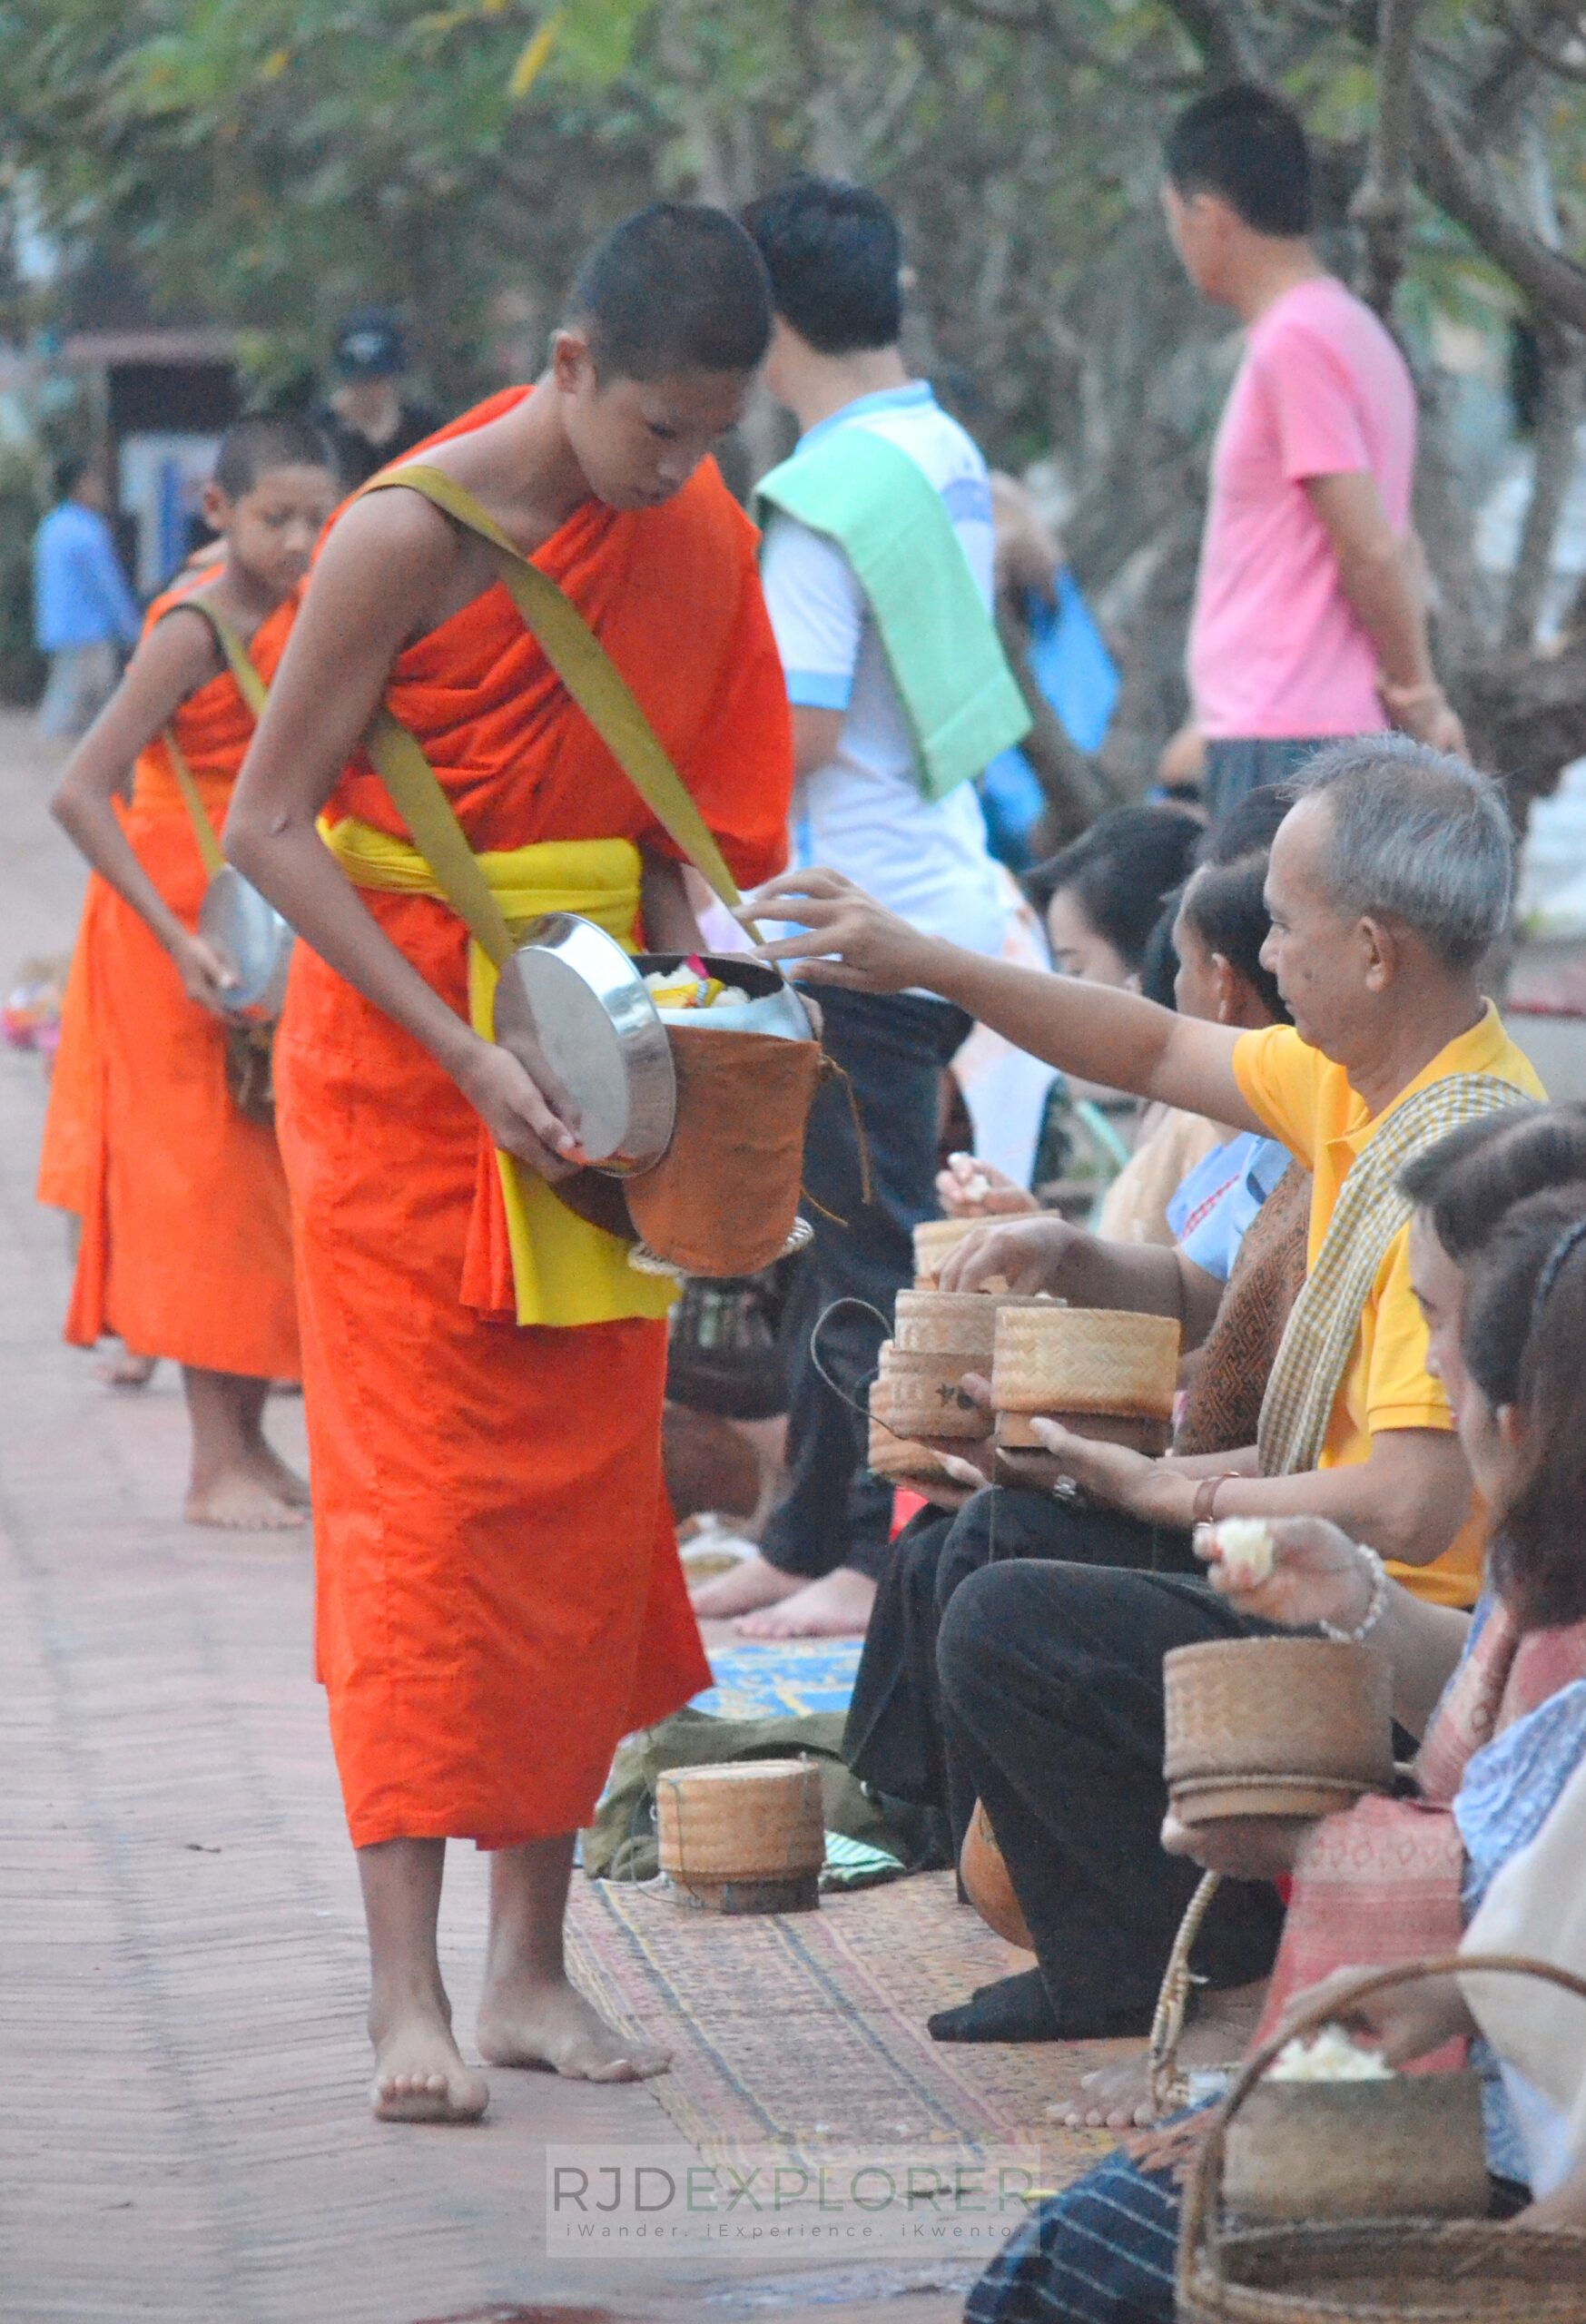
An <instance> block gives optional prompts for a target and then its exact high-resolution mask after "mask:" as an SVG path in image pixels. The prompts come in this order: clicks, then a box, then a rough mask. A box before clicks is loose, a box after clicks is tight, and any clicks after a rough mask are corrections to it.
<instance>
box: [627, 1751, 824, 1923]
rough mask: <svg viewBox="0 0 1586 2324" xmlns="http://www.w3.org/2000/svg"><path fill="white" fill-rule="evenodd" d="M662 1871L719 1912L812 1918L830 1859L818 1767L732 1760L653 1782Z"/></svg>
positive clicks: (669, 1772) (808, 1762) (809, 1762)
mask: <svg viewBox="0 0 1586 2324" xmlns="http://www.w3.org/2000/svg"><path fill="white" fill-rule="evenodd" d="M655 1825H656V1831H657V1835H658V1837H659V1840H660V1854H661V1869H662V1871H663V1872H664V1873H665V1875H666V1876H667V1877H668V1879H670V1880H671V1881H673V1882H674V1883H675V1885H676V1886H678V1887H679V1888H683V1889H686V1890H687V1892H688V1894H689V1895H690V1896H692V1897H694V1900H695V1901H696V1902H697V1903H699V1904H701V1905H705V1906H706V1907H707V1908H708V1909H710V1910H711V1911H713V1912H720V1913H791V1912H808V1911H810V1910H811V1909H812V1908H813V1906H814V1905H815V1904H816V1903H817V1902H818V1899H819V1890H820V1877H821V1866H822V1865H823V1863H824V1862H825V1858H826V1833H825V1819H824V1817H823V1814H822V1809H821V1771H820V1768H818V1767H817V1766H816V1765H815V1763H814V1761H813V1759H729V1760H724V1762H723V1763H722V1764H721V1765H720V1766H718V1767H711V1768H668V1769H666V1770H665V1773H664V1774H662V1775H660V1776H658V1777H656V1779H655Z"/></svg>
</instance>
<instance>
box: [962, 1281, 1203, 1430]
mask: <svg viewBox="0 0 1586 2324" xmlns="http://www.w3.org/2000/svg"><path fill="white" fill-rule="evenodd" d="M1177 1384H1178V1325H1177V1321H1176V1320H1175V1319H1174V1317H1172V1316H1171V1315H1136V1314H1134V1313H1133V1312H1132V1310H1130V1309H1128V1308H1121V1307H1059V1306H1058V1305H1055V1304H1053V1305H1043V1306H1039V1307H1035V1306H1020V1307H1013V1306H1003V1307H1001V1308H1000V1311H999V1313H998V1317H997V1336H996V1349H995V1355H994V1358H993V1363H992V1370H991V1395H992V1401H993V1403H995V1404H996V1406H997V1409H998V1411H999V1412H1007V1413H1059V1412H1062V1413H1143V1414H1145V1415H1147V1416H1148V1417H1149V1418H1151V1419H1156V1420H1166V1419H1167V1418H1168V1417H1169V1415H1170V1414H1171V1413H1172V1410H1173V1397H1174V1393H1175V1391H1176V1389H1177Z"/></svg>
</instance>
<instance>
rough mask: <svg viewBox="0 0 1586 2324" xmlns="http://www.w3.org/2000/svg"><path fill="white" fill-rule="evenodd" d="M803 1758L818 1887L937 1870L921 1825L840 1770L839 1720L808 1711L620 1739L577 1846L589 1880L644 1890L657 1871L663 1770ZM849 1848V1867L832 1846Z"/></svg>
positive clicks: (694, 1718)
mask: <svg viewBox="0 0 1586 2324" xmlns="http://www.w3.org/2000/svg"><path fill="white" fill-rule="evenodd" d="M789 1758H807V1759H815V1760H818V1761H819V1762H820V1768H821V1811H822V1817H823V1821H824V1823H825V1827H826V1838H827V1868H826V1872H825V1873H824V1874H823V1880H822V1885H823V1886H838V1887H856V1886H868V1885H869V1883H870V1882H871V1881H873V1880H887V1879H891V1878H892V1877H894V1876H896V1875H897V1874H898V1873H901V1872H922V1871H925V1870H927V1869H928V1868H929V1869H935V1868H937V1867H939V1866H940V1865H941V1856H940V1855H934V1856H933V1855H932V1852H931V1832H930V1827H929V1824H928V1820H927V1819H926V1818H925V1817H921V1816H920V1815H919V1814H918V1813H917V1811H915V1810H913V1809H911V1808H909V1807H906V1806H904V1804H903V1803H902V1802H901V1800H882V1799H879V1798H878V1797H876V1796H875V1795H874V1794H873V1793H872V1792H870V1791H868V1790H867V1789H866V1788H865V1787H864V1785H863V1784H862V1783H861V1782H859V1780H858V1778H857V1777H854V1776H852V1775H851V1774H850V1773H849V1771H848V1769H847V1768H846V1767H845V1766H844V1765H843V1763H842V1712H841V1711H809V1712H805V1713H803V1714H802V1715H801V1716H799V1717H796V1718H712V1717H711V1715H710V1713H709V1712H708V1711H701V1710H693V1709H685V1710H680V1711H677V1712H675V1713H674V1715H673V1717H672V1718H664V1719H663V1720H662V1721H661V1722H660V1724H659V1726H657V1727H653V1728H649V1729H648V1731H647V1732H646V1733H645V1734H643V1735H635V1736H632V1737H630V1738H629V1739H628V1741H627V1742H626V1743H625V1744H624V1745H623V1747H622V1748H621V1750H619V1751H618V1753H617V1755H616V1765H615V1767H614V1768H613V1769H612V1774H611V1781H610V1783H609V1784H608V1785H607V1786H606V1794H605V1797H603V1798H602V1800H601V1803H600V1806H599V1808H598V1810H597V1811H596V1817H595V1821H594V1823H593V1825H592V1826H591V1827H589V1829H588V1830H587V1831H586V1833H585V1834H584V1836H583V1845H582V1855H583V1864H584V1869H585V1871H586V1873H587V1874H588V1875H589V1877H590V1878H591V1880H653V1879H654V1878H655V1875H656V1873H657V1872H658V1871H659V1869H660V1856H659V1850H658V1846H657V1842H656V1837H655V1780H656V1777H659V1776H662V1775H664V1774H665V1772H666V1770H667V1769H668V1768H709V1767H720V1766H722V1765H723V1764H724V1762H725V1761H727V1760H731V1759H789ZM833 1837H837V1838H839V1839H841V1840H843V1841H848V1842H852V1843H853V1844H854V1846H856V1847H857V1848H859V1849H861V1850H862V1851H863V1852H864V1858H865V1859H873V1860H861V1861H859V1862H858V1863H855V1862H854V1861H853V1860H852V1857H851V1856H850V1853H849V1851H847V1850H845V1849H842V1848H838V1849H836V1850H835V1851H834V1850H833V1848H832V1839H833Z"/></svg>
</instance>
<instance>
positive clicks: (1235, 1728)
mask: <svg viewBox="0 0 1586 2324" xmlns="http://www.w3.org/2000/svg"><path fill="white" fill-rule="evenodd" d="M1162 1679H1163V1688H1164V1693H1165V1706H1164V1708H1165V1716H1166V1726H1167V1737H1166V1749H1165V1752H1164V1755H1163V1764H1162V1772H1163V1775H1164V1776H1165V1777H1166V1778H1167V1789H1168V1793H1169V1795H1170V1797H1171V1798H1172V1801H1173V1807H1174V1812H1175V1814H1176V1815H1177V1817H1178V1818H1179V1820H1180V1822H1182V1823H1186V1824H1204V1823H1210V1822H1215V1821H1217V1819H1218V1818H1220V1817H1226V1816H1326V1815H1331V1814H1333V1813H1335V1811H1336V1810H1337V1809H1339V1808H1343V1807H1351V1806H1352V1805H1353V1804H1354V1802H1355V1800H1356V1799H1358V1798H1359V1797H1361V1795H1362V1793H1363V1792H1368V1791H1388V1790H1391V1789H1392V1787H1393V1781H1394V1740H1393V1718H1392V1677H1391V1673H1390V1670H1389V1667H1388V1664H1387V1662H1386V1660H1385V1659H1384V1657H1383V1656H1382V1655H1380V1654H1378V1653H1376V1652H1375V1651H1374V1649H1372V1648H1371V1647H1370V1646H1367V1645H1358V1644H1356V1643H1355V1642H1354V1641H1353V1640H1347V1639H1325V1638H1240V1639H1217V1640H1210V1641H1208V1642H1207V1643H1206V1644H1204V1645H1200V1646H1179V1647H1175V1648H1174V1649H1173V1650H1172V1652H1171V1653H1170V1654H1168V1655H1167V1656H1166V1657H1165V1659H1164V1661H1163V1666H1162Z"/></svg>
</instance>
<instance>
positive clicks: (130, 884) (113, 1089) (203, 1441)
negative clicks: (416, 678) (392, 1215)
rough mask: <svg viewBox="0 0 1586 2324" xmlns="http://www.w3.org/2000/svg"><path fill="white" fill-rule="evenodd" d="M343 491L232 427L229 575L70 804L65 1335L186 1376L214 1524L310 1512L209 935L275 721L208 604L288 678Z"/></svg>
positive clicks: (254, 1169)
mask: <svg viewBox="0 0 1586 2324" xmlns="http://www.w3.org/2000/svg"><path fill="white" fill-rule="evenodd" d="M334 495H335V485H334V481H333V478H332V477H331V474H330V469H329V468H328V467H327V465H326V454H325V450H324V447H323V445H322V444H321V443H320V439H319V438H318V437H317V436H316V435H315V433H314V431H313V430H312V429H311V428H308V427H306V426H304V425H302V424H300V423H299V422H296V421H281V420H275V419H247V420H242V421H241V422H239V424H238V425H237V426H236V427H235V428H231V429H230V430H229V431H228V433H227V435H226V436H225V438H223V440H222V446H221V450H220V455H219V459H218V463H217V468H216V476H215V480H214V482H213V483H212V485H211V486H210V487H208V490H207V493H206V499H205V507H206V513H207V514H208V516H209V517H210V520H211V522H212V524H213V525H214V527H215V528H216V530H217V531H218V532H220V534H221V536H222V540H221V544H220V546H219V547H218V549H217V562H216V565H215V566H214V568H212V569H211V570H206V571H204V572H202V573H201V574H198V575H188V576H185V577H184V578H183V579H182V582H180V583H179V585H178V586H176V587H175V588H173V589H171V590H169V591H167V592H166V594H165V595H164V596H161V597H158V598H156V600H155V602H154V604H153V606H151V608H150V611H149V619H148V625H147V627H146V628H145V631H144V634H143V641H142V643H141V644H140V645H139V647H138V650H137V652H136V654H135V655H133V660H132V663H131V665H129V667H128V670H127V673H126V675H125V677H124V679H123V682H122V684H121V686H120V688H119V689H118V691H117V693H116V694H115V695H114V697H113V699H112V701H111V702H110V703H109V704H107V706H106V708H105V709H104V711H103V714H101V716H100V717H99V719H98V720H97V721H96V722H95V724H94V726H93V727H92V728H91V729H90V730H89V732H88V734H85V735H84V738H83V741H82V742H81V743H79V745H78V746H77V749H76V750H75V752H74V753H73V756H72V758H71V760H70V762H69V763H68V765H67V767H66V769H65V772H64V774H63V776H62V778H61V783H60V787H59V789H58V791H57V793H56V795H55V799H54V812H55V814H56V815H57V817H58V818H59V820H60V821H61V822H62V823H63V824H64V826H65V828H66V830H67V831H68V832H70V833H71V835H72V837H73V838H74V840H75V842H77V844H78V846H79V847H80V848H81V849H82V851H83V852H84V854H85V855H86V856H87V858H88V860H89V862H91V863H92V864H93V865H94V877H93V878H92V879H91V880H90V881H89V883H88V893H87V898H86V901H85V904H84V914H83V924H82V928H81V930H80V931H79V935H78V940H77V948H76V952H75V954H74V960H73V963H72V974H71V979H70V982H69V984H68V988H67V993H66V1004H65V1009H64V1021H63V1025H62V1042H61V1050H60V1055H59V1058H58V1059H57V1065H56V1072H55V1076H54V1084H53V1087H52V1089H51V1095H50V1108H49V1115H48V1118H47V1121H46V1124H45V1131H44V1155H43V1159H42V1164H41V1167H40V1172H39V1194H40V1197H41V1199H42V1200H44V1202H48V1203H54V1204H57V1205H59V1206H60V1207H62V1208H63V1209H65V1210H70V1211H74V1212H75V1213H76V1214H77V1216H78V1217H79V1218H80V1220H81V1222H82V1236H81V1241H80V1244H79V1246H78V1255H77V1270H76V1276H75V1280H74V1285H73V1289H72V1300H71V1305H70V1308H69V1310H68V1314H67V1318H66V1337H67V1339H68V1340H70V1341H72V1342H73V1343H74V1344H76V1345H78V1346H84V1347H92V1346H93V1345H94V1343H95V1341H96V1340H99V1339H100V1338H102V1337H103V1335H104V1334H107V1333H114V1334H117V1335H118V1336H119V1337H120V1338H121V1339H122V1340H123V1341H124V1342H125V1343H126V1345H127V1346H128V1347H129V1348H131V1349H135V1350H136V1351H137V1352H138V1354H140V1355H143V1356H149V1357H153V1356H169V1357H171V1358H172V1361H173V1362H175V1363H177V1364H180V1365H181V1366H182V1375H183V1384H184V1387H185V1390H186V1394H187V1403H188V1410H189V1414H190V1417H191V1420H192V1481H191V1483H190V1485H189V1488H188V1494H187V1502H186V1514H187V1516H188V1517H189V1519H190V1520H191V1521H192V1522H194V1523H196V1524H212V1525H228V1526H257V1525H265V1526H277V1525H300V1524H301V1523H302V1522H303V1513H304V1507H305V1505H306V1502H307V1499H308V1495H307V1490H306V1488H305V1486H304V1485H303V1482H302V1481H301V1479H300V1478H298V1477H295V1476H293V1474H292V1473H291V1471H290V1470H289V1469H288V1468H286V1466H285V1465H284V1464H283V1463H282V1462H281V1461H280V1460H279V1459H278V1458H277V1457H276V1455H275V1453H274V1452H272V1451H271V1448H270V1445H269V1444H268V1443H267V1442H266V1440H265V1437H264V1433H263V1428H262V1415H263V1410H264V1400H265V1397H266V1395H267V1393H268V1392H269V1386H270V1383H271V1381H272V1380H295V1379H296V1378H297V1377H298V1372H299V1363H298V1333H297V1315H296V1305H295V1301H294V1298H293V1292H292V1250H291V1219H290V1216H289V1206H288V1200H287V1190H286V1178H285V1176H284V1174H283V1172H282V1169H281V1157H280V1154H279V1153H278V1151H277V1149H276V1142H275V1137H274V1133H273V1132H272V1131H271V1128H269V1126H268V1124H267V1123H265V1122H261V1121H259V1120H256V1119H249V1118H245V1117H244V1115H243V1114H242V1113H241V1111H240V1110H239V1108H238V1107H237V1105H236V1103H235V1102H234V1100H233V1098H232V1096H231V1091H230V1089H229V1088H228V1086H227V1078H226V1044H227V1028H226V1022H225V989H224V985H223V982H222V975H223V970H224V966H225V964H224V963H222V962H220V961H219V960H217V959H216V957H215V956H214V955H213V954H212V952H211V950H210V949H209V947H208V946H207V945H205V944H204V943H203V942H202V940H201V939H200V938H199V936H198V933H197V929H198V915H199V907H200V905H201V903H202V901H203V893H204V889H205V887H206V885H207V883H208V880H209V876H210V874H209V867H208V866H207V865H206V862H205V861H204V856H203V854H202V852H201V842H200V838H199V834H198V832H197V829H196V825H195V822H194V812H193V810H194V807H196V809H197V811H198V812H199V813H201V814H202V816H203V817H204V819H205V820H206V822H208V824H209V826H210V828H211V830H212V831H214V832H218V831H219V830H220V827H221V825H222V822H224V819H225V813H226V808H227V805H228V803H229V802H230V798H231V786H232V784H233V783H234V782H235V780H236V775H237V770H238V768H239V767H240V766H241V763H242V755H243V753H244V752H245V751H246V749H247V747H248V743H249V742H250V741H251V737H252V733H253V724H254V720H253V714H252V712H251V710H250V709H249V707H248V705H247V704H246V703H245V702H244V701H243V699H242V696H241V693H240V692H239V690H238V686H237V683H236V680H235V679H234V678H233V677H232V675H231V671H230V669H229V668H228V667H227V666H226V665H225V663H224V660H223V658H222V652H221V648H220V646H219V645H218V643H217V640H216V637H215V634H214V631H213V630H212V626H211V624H210V621H209V619H208V618H205V617H204V616H203V615H201V614H200V613H199V612H198V611H197V608H199V607H201V606H208V607H209V608H210V609H211V610H212V613H214V614H215V615H219V616H220V618H221V619H222V620H223V621H225V622H227V623H228V624H229V625H230V627H231V630H232V632H233V633H234V634H235V635H236V636H237V637H238V638H239V639H241V640H245V641H246V643H247V648H248V654H249V658H250V659H251V661H252V663H253V665H254V667H255V669H256V670H257V671H258V672H259V675H260V676H261V678H263V679H265V680H266V681H268V680H269V678H270V677H271V675H272V674H273V671H274V669H275V665H276V663H277V661H278V660H279V658H280V655H281V647H282V645H283V644H284V643H285V640H286V636H287V633H288V630H289V628H290V626H291V613H292V603H291V599H292V592H293V591H294V590H295V588H296V586H297V585H298V583H299V582H300V580H301V579H302V577H303V575H304V573H305V572H306V571H307V569H308V560H309V557H310V553H311V551H312V548H313V543H314V537H315V535H316V533H317V531H318V529H319V527H320V525H321V524H322V523H323V521H324V517H325V515H326V514H327V512H328V511H329V508H330V505H331V502H332V500H333V498H334ZM184 608H192V611H187V610H184ZM172 741H173V742H174V745H175V748H176V750H177V752H179V753H180V754H181V761H182V765H183V766H184V767H185V769H186V771H187V773H188V774H189V775H190V776H191V778H192V784H193V786H194V791H195V793H196V797H195V799H194V800H192V801H188V800H186V799H184V797H183V795H182V789H181V787H180V784H179V780H178V772H177V766H176V763H175V762H174V761H173V759H172V750H171V743H172ZM134 762H135V766H134ZM129 772H132V773H133V795H132V803H131V805H130V807H128V808H126V809H125V810H124V811H123V809H122V808H121V807H120V804H119V801H118V798H117V793H119V792H120V790H121V788H122V785H123V783H124V781H125V778H126V776H127V774H128V773H129Z"/></svg>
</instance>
